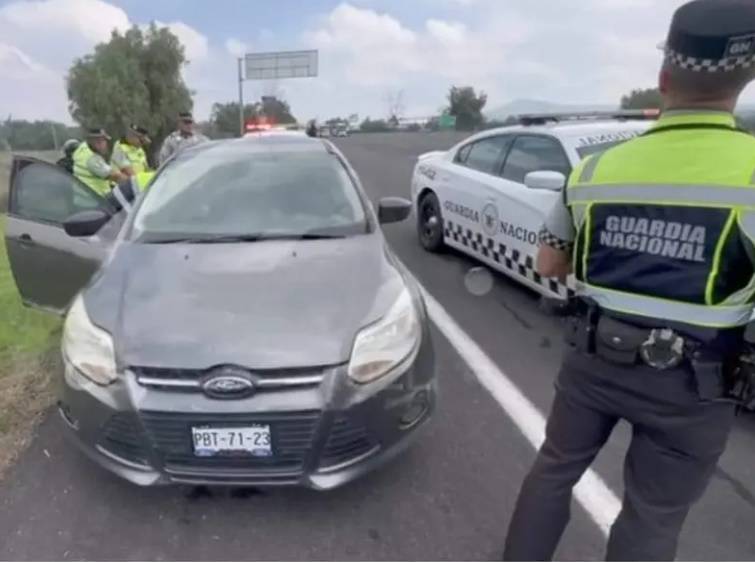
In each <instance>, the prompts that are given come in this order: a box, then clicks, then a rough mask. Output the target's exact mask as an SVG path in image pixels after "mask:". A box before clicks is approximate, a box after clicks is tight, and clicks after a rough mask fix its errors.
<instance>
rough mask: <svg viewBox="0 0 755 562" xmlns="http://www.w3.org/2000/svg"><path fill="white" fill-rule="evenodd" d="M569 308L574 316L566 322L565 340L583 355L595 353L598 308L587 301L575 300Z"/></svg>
mask: <svg viewBox="0 0 755 562" xmlns="http://www.w3.org/2000/svg"><path fill="white" fill-rule="evenodd" d="M569 306H570V307H571V311H572V314H573V315H572V316H569V317H568V318H566V320H565V322H564V340H565V341H566V343H567V344H568V345H571V346H572V347H574V348H575V349H576V350H577V351H579V352H581V353H587V354H593V353H595V327H596V326H597V323H598V314H599V309H598V307H597V306H596V305H595V304H594V303H592V302H591V301H587V300H575V301H572V302H571V303H570V305H569Z"/></svg>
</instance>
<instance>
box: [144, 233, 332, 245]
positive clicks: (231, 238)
mask: <svg viewBox="0 0 755 562" xmlns="http://www.w3.org/2000/svg"><path fill="white" fill-rule="evenodd" d="M336 238H345V236H344V235H342V234H322V233H315V232H303V233H298V234H297V233H294V234H288V233H278V234H276V233H272V232H271V233H254V234H218V235H216V236H193V237H189V236H185V237H176V238H162V239H160V238H156V239H154V240H145V241H144V242H145V243H147V244H232V243H234V242H259V241H262V240H331V239H336Z"/></svg>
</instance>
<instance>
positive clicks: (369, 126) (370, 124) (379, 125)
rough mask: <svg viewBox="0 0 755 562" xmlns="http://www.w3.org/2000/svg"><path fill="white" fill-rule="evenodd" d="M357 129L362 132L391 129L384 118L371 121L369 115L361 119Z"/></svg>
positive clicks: (382, 131)
mask: <svg viewBox="0 0 755 562" xmlns="http://www.w3.org/2000/svg"><path fill="white" fill-rule="evenodd" d="M359 129H360V130H361V131H362V132H364V133H384V132H386V131H390V130H391V128H390V126H389V125H388V123H386V121H385V119H376V120H374V121H373V120H372V119H370V118H369V117H367V118H365V120H364V121H362V124H361V125H360V126H359Z"/></svg>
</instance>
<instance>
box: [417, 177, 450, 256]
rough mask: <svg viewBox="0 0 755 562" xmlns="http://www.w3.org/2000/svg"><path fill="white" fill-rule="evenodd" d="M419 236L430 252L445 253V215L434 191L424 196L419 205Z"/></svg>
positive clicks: (423, 245)
mask: <svg viewBox="0 0 755 562" xmlns="http://www.w3.org/2000/svg"><path fill="white" fill-rule="evenodd" d="M417 234H418V235H419V242H420V244H422V247H423V248H424V249H425V250H427V251H428V252H441V251H443V249H444V247H445V244H444V243H443V214H442V213H441V209H440V201H438V196H437V195H435V193H433V192H432V191H430V192H428V193H426V194H425V195H424V196H422V198H421V199H420V200H419V205H417Z"/></svg>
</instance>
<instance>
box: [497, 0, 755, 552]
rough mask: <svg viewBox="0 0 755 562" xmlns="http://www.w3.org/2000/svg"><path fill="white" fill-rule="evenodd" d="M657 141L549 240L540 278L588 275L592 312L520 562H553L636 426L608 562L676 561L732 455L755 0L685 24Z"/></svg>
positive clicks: (531, 491) (563, 208)
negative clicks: (684, 531)
mask: <svg viewBox="0 0 755 562" xmlns="http://www.w3.org/2000/svg"><path fill="white" fill-rule="evenodd" d="M664 49H665V60H664V63H663V66H662V69H661V72H660V91H661V94H662V96H663V100H664V112H663V113H662V115H661V117H660V119H659V120H658V122H657V123H656V124H655V126H654V127H653V128H651V129H650V131H649V132H648V133H647V134H645V135H643V136H641V137H639V138H637V139H635V140H632V141H629V142H627V143H625V144H623V145H620V146H617V147H614V148H613V149H611V150H608V151H606V152H604V153H602V154H598V155H594V156H592V157H591V158H589V159H587V160H586V161H583V162H582V163H581V164H580V165H579V166H577V168H576V169H575V170H574V172H573V174H572V176H571V178H570V181H569V185H568V187H567V189H566V191H565V204H558V205H557V206H556V207H555V208H554V209H553V210H552V212H551V213H550V215H549V217H548V218H547V220H546V222H545V226H544V228H543V230H542V232H541V233H540V251H539V254H538V259H537V267H538V270H539V272H540V273H541V274H542V275H544V276H548V277H559V278H561V279H565V278H566V276H567V275H568V274H569V273H572V272H573V273H574V276H575V278H576V280H577V294H578V296H579V299H580V300H579V302H580V304H581V306H580V308H581V312H580V314H579V315H578V316H576V317H574V318H571V319H570V320H569V322H568V323H567V324H568V330H567V341H568V342H569V343H570V346H569V349H568V350H567V354H566V356H565V359H564V362H563V365H562V368H561V371H560V372H559V375H558V378H557V382H556V397H555V400H554V403H553V406H552V409H551V413H550V417H549V419H548V424H547V428H546V439H545V442H544V444H543V446H542V448H541V449H540V451H539V453H538V455H537V458H536V461H535V463H534V466H533V468H532V469H531V472H530V473H529V475H528V476H527V477H526V479H525V481H524V483H523V485H522V489H521V491H520V496H519V499H518V501H517V504H516V508H515V511H514V514H513V516H512V520H511V522H510V526H509V531H508V535H507V539H506V548H505V551H504V558H506V559H525V560H532V559H537V560H541V559H550V558H551V557H552V556H553V553H554V550H555V548H556V546H557V544H558V542H559V539H560V537H561V534H562V533H563V531H564V528H565V527H566V524H567V521H568V519H569V506H570V500H571V494H572V488H573V486H574V485H575V484H576V483H577V481H578V480H579V479H580V477H581V476H582V474H583V473H584V471H585V470H586V469H587V467H588V466H589V465H590V464H591V463H592V461H593V459H594V458H595V456H596V455H597V454H598V452H599V451H600V449H601V448H602V447H603V445H604V444H605V442H606V441H607V440H608V438H609V436H610V434H611V432H612V430H613V428H614V427H615V426H616V424H617V422H618V421H619V420H625V421H627V422H628V423H629V424H631V426H632V437H631V444H630V446H629V450H628V452H627V455H626V461H625V464H624V482H625V486H624V498H623V505H622V509H621V512H620V513H619V516H618V518H617V520H616V521H615V523H614V524H613V526H612V528H611V532H610V536H609V539H608V548H607V554H606V556H607V558H608V559H609V560H619V559H620V560H660V559H669V560H670V559H673V558H674V556H675V553H676V549H677V541H678V537H679V533H680V531H681V528H682V525H683V523H684V520H685V518H686V516H687V513H688V512H689V510H690V508H691V506H692V505H693V504H694V503H695V502H696V501H697V500H698V499H699V498H700V496H701V495H702V494H703V492H704V491H705V489H706V486H707V484H708V481H709V480H710V478H711V475H712V474H713V471H714V469H715V466H716V463H717V461H718V458H719V457H720V455H721V454H722V452H723V451H724V448H725V445H726V440H727V436H728V435H729V431H730V429H731V426H732V422H733V419H734V413H735V405H734V403H733V402H735V400H734V399H733V398H732V397H731V396H730V389H731V388H732V385H733V383H734V382H735V380H734V379H735V377H736V376H737V373H738V371H737V364H738V362H739V358H740V355H741V353H742V350H743V336H744V326H745V325H746V324H747V322H748V321H749V320H750V317H751V315H752V312H753V304H752V303H753V300H754V299H753V297H755V282H754V281H755V242H754V241H755V138H753V137H752V136H751V135H749V134H746V133H744V132H742V131H739V130H738V129H737V128H736V125H735V121H734V117H733V115H732V112H733V110H734V107H735V105H736V103H737V99H738V97H739V95H740V94H741V92H742V91H743V89H744V88H745V86H746V85H747V84H748V83H749V82H750V81H751V80H752V79H753V74H754V71H755V1H753V0H696V1H694V2H690V3H688V4H685V5H684V6H682V7H681V8H679V9H678V11H677V12H676V13H675V15H674V17H673V21H672V23H671V29H670V32H669V34H668V39H667V41H666V44H665V46H664Z"/></svg>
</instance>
